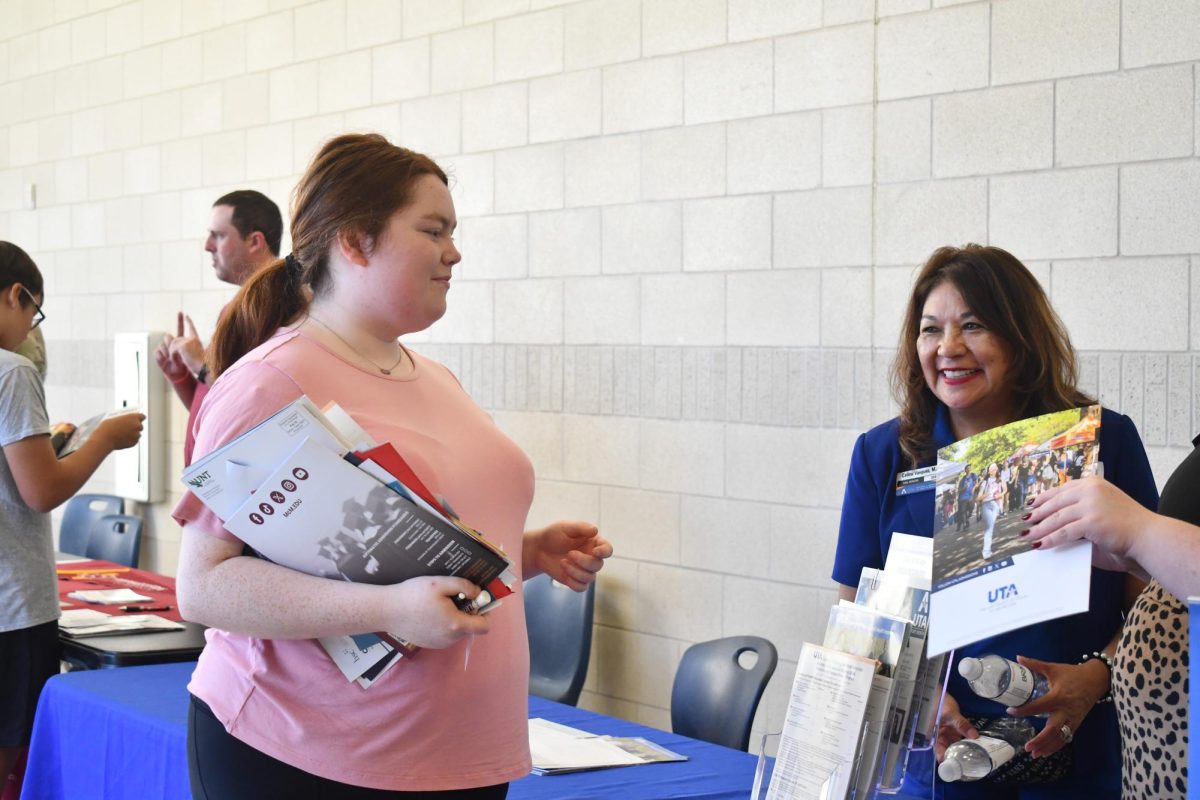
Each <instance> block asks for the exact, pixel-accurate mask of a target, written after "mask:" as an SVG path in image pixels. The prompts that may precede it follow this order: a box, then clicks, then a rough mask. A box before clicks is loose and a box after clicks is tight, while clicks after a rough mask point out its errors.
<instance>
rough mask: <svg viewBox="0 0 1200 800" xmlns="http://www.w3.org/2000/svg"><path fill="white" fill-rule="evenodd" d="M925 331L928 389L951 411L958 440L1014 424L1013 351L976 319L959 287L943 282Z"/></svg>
mask: <svg viewBox="0 0 1200 800" xmlns="http://www.w3.org/2000/svg"><path fill="white" fill-rule="evenodd" d="M920 331H921V332H920V334H919V335H918V337H917V355H918V357H919V358H920V361H921V372H922V374H923V375H924V376H925V384H926V385H927V386H928V387H929V390H930V391H931V392H933V394H934V396H935V397H937V399H938V400H941V401H942V403H944V404H945V405H946V407H947V408H949V409H950V419H951V422H952V424H953V426H954V432H955V434H956V435H958V436H960V437H963V436H970V435H973V434H975V433H979V432H980V431H984V430H987V429H988V428H993V427H996V426H997V425H1003V424H1005V423H1007V422H1012V414H1013V407H1014V403H1013V391H1012V388H1011V387H1010V386H1009V385H1008V383H1007V382H1006V381H1007V380H1008V379H1009V377H1010V375H1009V361H1010V359H1009V351H1008V345H1007V344H1005V342H1004V341H1003V340H1001V339H1000V338H999V337H998V336H996V335H995V334H994V333H992V332H991V331H989V330H988V329H987V328H986V327H985V326H984V325H983V323H982V322H980V321H979V320H978V319H977V318H976V316H975V313H974V312H973V311H972V310H971V309H970V308H969V307H968V306H967V303H966V301H965V300H963V297H962V295H961V294H960V293H959V291H958V289H957V288H955V286H954V284H952V283H950V282H949V281H943V282H942V283H939V284H938V285H937V286H935V287H934V288H933V291H931V292H930V293H929V297H927V298H926V299H925V305H924V307H923V308H922V310H921V329H920Z"/></svg>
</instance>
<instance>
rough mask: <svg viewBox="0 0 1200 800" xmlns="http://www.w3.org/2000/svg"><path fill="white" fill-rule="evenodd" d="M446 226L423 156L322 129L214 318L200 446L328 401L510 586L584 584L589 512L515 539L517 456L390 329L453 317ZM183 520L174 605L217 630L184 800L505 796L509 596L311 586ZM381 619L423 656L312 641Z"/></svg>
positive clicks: (197, 682)
mask: <svg viewBox="0 0 1200 800" xmlns="http://www.w3.org/2000/svg"><path fill="white" fill-rule="evenodd" d="M455 226H456V218H455V212H454V204H453V202H452V200H451V197H450V192H449V190H448V188H447V184H446V175H445V173H444V172H443V171H442V170H441V169H440V168H439V167H438V166H437V164H435V163H434V162H433V161H431V160H430V159H429V158H427V157H425V156H423V155H420V154H418V153H414V152H412V151H409V150H405V149H403V148H400V147H396V146H394V145H391V144H389V143H388V142H387V141H386V140H385V139H383V138H382V137H380V136H377V135H345V136H339V137H337V138H335V139H332V140H331V141H329V142H328V143H327V144H326V145H325V146H324V147H323V148H322V149H321V150H320V152H319V153H318V154H317V155H316V157H315V159H314V160H313V162H312V164H311V165H310V166H309V169H308V171H307V173H306V174H305V175H304V177H303V178H302V179H301V181H300V183H299V185H298V186H297V187H296V190H295V194H294V197H293V210H292V224H291V231H292V241H293V255H292V256H289V257H288V258H287V259H284V260H281V261H279V262H277V263H275V264H274V265H272V266H269V267H267V268H265V269H264V270H262V271H260V272H259V273H257V274H256V275H255V277H253V278H252V279H251V280H250V281H249V282H248V283H247V284H246V285H245V286H243V287H242V289H241V291H240V292H239V293H238V295H237V297H236V298H235V299H234V301H233V302H232V303H231V305H230V307H229V309H228V310H227V311H226V313H225V314H223V316H222V319H221V321H220V323H219V325H218V328H217V332H216V334H215V336H214V337H213V342H212V345H211V347H210V351H209V353H208V362H209V373H210V375H212V376H214V377H216V378H217V380H216V382H215V383H214V385H213V387H212V390H211V392H210V393H209V395H208V397H207V398H206V400H205V404H204V407H203V408H202V410H201V413H200V418H199V419H198V420H197V445H196V456H197V458H199V457H201V456H203V455H204V454H205V453H207V452H209V451H211V450H213V449H215V448H217V447H220V446H221V445H222V444H224V443H225V442H227V441H229V440H231V439H232V438H234V437H236V436H238V435H239V434H241V433H243V432H244V431H246V430H248V429H249V428H251V427H253V426H254V425H256V424H257V423H258V422H260V421H262V420H263V419H265V418H266V417H268V416H270V415H271V414H273V413H274V412H275V411H277V410H278V409H279V408H281V407H282V406H283V405H285V404H286V403H288V402H290V401H292V400H294V399H296V398H297V397H299V396H300V395H302V394H306V395H308V397H309V398H310V399H312V400H313V402H315V403H316V405H317V406H318V407H320V406H323V405H325V404H326V403H328V402H329V401H331V400H332V401H336V402H337V403H338V404H339V405H340V406H341V407H342V408H343V409H345V410H346V411H347V412H348V413H349V414H350V415H351V416H352V417H354V419H355V420H356V421H357V422H358V423H359V424H360V425H361V426H362V427H363V428H364V429H365V430H366V431H367V433H368V434H370V435H371V436H372V437H373V438H374V439H376V440H377V441H380V442H385V441H386V442H391V443H392V444H393V445H394V446H395V447H396V449H397V450H399V451H400V454H401V455H402V456H403V457H404V458H405V459H406V460H407V461H408V462H409V464H410V465H412V467H413V469H414V470H415V471H416V473H417V474H418V475H419V477H420V478H421V479H422V481H423V482H424V483H425V484H426V485H427V486H428V487H429V488H430V489H431V490H432V491H433V492H435V493H437V494H439V495H441V496H443V497H445V498H446V500H447V501H448V502H449V504H450V505H451V506H453V507H454V509H455V511H456V512H457V513H458V514H459V516H460V517H461V518H462V519H463V521H464V522H466V523H467V524H468V525H470V526H472V527H474V528H476V529H477V530H480V531H483V532H484V533H485V534H486V535H487V536H488V538H489V539H491V540H492V541H493V542H495V543H497V544H499V545H501V546H502V547H503V548H504V549H505V550H506V552H508V553H510V554H511V556H512V558H513V561H514V563H515V565H516V568H517V569H518V570H519V571H520V572H521V576H520V577H522V578H529V577H532V576H533V575H536V574H538V573H542V572H545V573H548V574H550V575H551V576H553V577H554V578H555V579H557V580H559V581H561V582H563V583H565V584H567V585H568V586H570V587H571V588H573V589H575V590H577V591H582V590H583V589H585V588H586V587H587V585H588V584H589V583H591V582H592V581H593V580H594V579H595V576H596V573H597V572H598V571H599V570H600V568H601V567H602V566H603V563H604V559H606V558H607V557H608V556H609V555H611V554H612V546H611V545H610V544H609V542H608V541H607V540H605V539H604V538H603V537H601V536H600V535H599V534H598V532H597V530H596V528H595V526H593V525H591V524H588V523H584V522H558V523H554V524H552V525H550V526H548V527H546V528H542V529H538V530H531V531H526V530H524V524H525V517H526V514H527V512H528V510H529V505H530V502H531V500H532V497H533V470H532V467H531V465H530V462H529V460H528V459H527V458H526V457H525V455H524V453H522V452H521V450H520V448H519V447H517V445H516V444H515V443H513V442H512V441H511V440H510V439H508V438H507V437H506V436H505V435H504V434H503V433H502V432H501V431H500V430H499V429H498V428H497V427H496V426H495V425H494V424H493V422H492V420H491V418H490V417H489V415H488V414H487V413H486V412H484V411H483V410H482V409H481V408H479V406H477V405H476V404H475V403H474V402H472V400H471V399H470V398H469V397H468V396H467V395H466V393H465V392H464V391H463V390H462V387H461V386H460V385H459V383H458V381H457V380H456V379H455V377H454V376H453V375H452V374H451V373H450V372H449V371H448V370H447V369H446V368H445V367H443V366H442V365H440V364H438V363H436V362H434V361H431V360H429V359H426V358H424V357H422V356H420V355H418V354H416V353H414V352H413V351H411V350H409V349H407V348H405V347H404V346H403V345H402V344H401V343H400V341H399V337H401V336H403V335H405V334H410V333H414V332H416V331H420V330H423V329H425V328H427V327H428V326H429V325H431V324H433V323H434V322H435V321H436V320H437V319H439V318H440V317H441V316H442V315H443V314H444V313H445V311H446V295H447V293H448V291H449V288H450V278H451V275H452V272H453V268H454V266H455V265H456V264H457V263H458V262H459V260H460V258H461V255H460V254H459V252H458V249H457V248H456V247H455V244H454V241H453V238H452V235H453V233H454V229H455ZM238 353H246V355H245V356H244V357H241V358H236V355H235V354H238ZM174 516H175V518H176V519H177V520H178V521H179V522H180V523H181V524H182V525H183V526H184V531H183V544H182V549H181V554H180V565H179V581H178V593H179V603H180V607H181V609H182V610H183V612H184V614H185V616H186V617H187V618H189V619H193V620H196V621H198V622H203V623H205V624H207V625H209V626H210V631H209V634H208V636H209V638H208V645H207V647H206V648H205V650H204V653H203V655H202V656H201V658H200V661H199V664H198V665H197V668H196V672H195V674H194V675H193V678H192V682H191V684H190V685H189V689H190V691H191V692H192V695H193V704H192V711H191V714H190V719H189V723H190V724H189V737H188V747H189V763H190V766H191V772H192V793H193V795H194V796H195V797H197V798H208V797H211V798H222V800H227V799H228V798H241V797H245V798H260V797H266V796H271V797H276V796H278V797H321V798H341V797H354V798H375V797H403V798H425V797H429V798H446V799H449V798H464V799H465V798H481V799H482V798H489V799H490V798H503V797H504V796H505V794H506V792H507V785H508V782H509V781H511V780H513V779H516V778H519V777H521V776H523V775H525V774H526V773H527V772H528V771H529V768H530V761H529V751H528V738H527V733H526V716H527V681H528V651H527V645H526V635H525V619H524V610H523V607H522V603H521V600H520V598H519V597H514V598H512V599H511V600H509V601H508V602H506V603H504V604H503V605H502V606H501V607H500V608H498V609H496V611H494V612H493V613H491V614H489V615H487V616H476V615H471V614H466V613H463V612H462V611H460V610H459V609H458V608H457V607H456V606H455V604H454V602H453V598H454V597H455V596H456V595H458V594H459V593H463V594H465V595H467V596H468V597H474V596H475V595H476V593H477V592H478V587H476V586H475V585H474V584H472V583H470V582H468V581H466V580H463V579H459V578H433V577H426V578H416V579H412V580H408V581H404V582H402V583H399V584H395V585H391V586H374V585H366V584H357V583H346V582H342V581H336V580H329V579H324V578H317V577H313V576H309V575H305V574H302V573H299V572H295V571H292V570H289V569H285V568H282V567H279V566H277V565H274V564H271V563H269V562H267V561H264V560H262V559H259V558H254V557H252V556H251V555H248V554H247V552H246V549H245V547H244V545H243V544H242V542H241V541H239V540H238V539H237V538H236V537H235V536H233V535H232V534H230V533H229V532H228V531H226V530H225V529H224V527H223V526H222V523H221V520H220V519H217V518H216V517H215V516H214V515H213V514H212V513H211V512H209V511H208V510H207V509H206V508H205V507H204V506H203V505H201V504H200V502H199V501H197V500H196V499H195V498H193V497H191V496H188V497H185V498H184V499H183V500H182V501H181V502H180V503H179V505H178V506H177V507H176V509H175V511H174ZM384 630H386V631H390V632H393V633H395V634H397V635H399V636H402V637H403V638H405V639H407V640H409V641H411V642H412V643H414V644H416V645H418V646H420V647H421V648H422V649H421V650H420V651H419V652H417V653H416V654H415V655H413V656H412V657H407V656H406V657H405V658H404V659H403V660H402V661H401V662H400V663H398V664H397V665H396V666H394V667H393V668H392V669H391V670H390V671H389V672H387V673H386V674H384V675H383V676H382V677H381V678H380V679H379V680H378V681H376V683H375V684H374V685H372V686H371V688H370V689H367V690H364V689H362V688H360V687H359V686H358V685H357V684H356V683H352V682H347V681H346V679H345V678H344V677H343V676H342V675H341V673H340V672H339V671H338V669H337V667H336V666H335V665H334V664H333V662H332V661H331V660H330V658H329V657H328V656H327V655H326V654H325V652H324V651H323V650H322V649H321V647H320V646H319V644H318V643H317V642H316V641H315V640H316V638H317V637H322V636H329V635H341V634H357V633H364V632H369V631H384ZM468 655H469V658H468Z"/></svg>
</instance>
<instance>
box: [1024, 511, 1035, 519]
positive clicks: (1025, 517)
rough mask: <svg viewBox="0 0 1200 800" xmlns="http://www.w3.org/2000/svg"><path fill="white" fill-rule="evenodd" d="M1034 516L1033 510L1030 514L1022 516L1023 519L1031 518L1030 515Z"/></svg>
mask: <svg viewBox="0 0 1200 800" xmlns="http://www.w3.org/2000/svg"><path fill="white" fill-rule="evenodd" d="M1032 516H1033V512H1032V511H1030V512H1029V513H1028V514H1026V515H1025V516H1023V517H1021V519H1029V518H1030V517H1032Z"/></svg>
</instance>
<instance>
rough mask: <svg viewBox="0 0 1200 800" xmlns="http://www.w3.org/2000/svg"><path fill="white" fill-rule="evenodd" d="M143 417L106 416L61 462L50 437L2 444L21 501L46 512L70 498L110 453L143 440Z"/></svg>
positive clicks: (37, 437)
mask: <svg viewBox="0 0 1200 800" xmlns="http://www.w3.org/2000/svg"><path fill="white" fill-rule="evenodd" d="M144 419H146V415H145V414H141V413H138V412H136V411H130V412H129V413H127V414H117V415H115V416H111V417H108V418H107V419H105V420H104V421H102V422H101V423H100V424H99V425H97V426H96V430H94V431H92V435H91V436H89V437H87V439H85V440H84V442H83V444H82V445H80V446H79V449H78V450H76V451H75V452H73V453H71V454H70V455H69V456H67V457H66V458H62V459H60V458H59V457H58V456H57V455H56V454H55V452H54V446H53V445H52V444H50V437H49V436H30V437H28V438H26V439H21V440H20V441H16V442H13V443H12V444H9V445H5V447H4V458H5V460H6V461H8V465H9V469H10V470H12V474H13V480H14V481H15V482H16V484H17V491H18V492H20V493H21V499H22V500H24V501H25V504H26V505H27V506H29V507H30V508H32V509H33V510H34V511H40V512H43V513H45V512H48V511H50V510H52V509H54V508H57V507H58V506H59V505H61V504H62V503H64V502H66V501H67V500H68V499H70V498H71V497H73V496H74V495H75V493H76V492H78V491H79V490H80V488H82V487H83V484H85V483H87V479H88V478H90V477H91V476H92V473H93V472H95V471H96V468H97V467H99V466H100V462H101V461H103V460H104V459H105V458H106V457H107V456H108V454H109V453H111V452H112V451H114V450H124V449H125V448H127V447H133V446H134V445H135V444H137V443H138V439H140V438H141V437H142V421H143V420H144Z"/></svg>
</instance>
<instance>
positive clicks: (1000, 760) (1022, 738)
mask: <svg viewBox="0 0 1200 800" xmlns="http://www.w3.org/2000/svg"><path fill="white" fill-rule="evenodd" d="M1036 734H1037V731H1035V730H1034V728H1033V726H1032V725H1030V724H1029V723H1028V722H1027V721H1026V720H1023V719H1005V718H1002V719H996V720H992V721H991V722H990V723H989V724H988V725H987V726H985V727H983V728H981V729H980V731H979V738H978V739H960V740H959V741H957V742H955V743H954V744H952V745H950V746H949V747H947V748H946V757H945V758H944V759H943V760H942V763H941V764H938V770H937V772H938V777H939V778H941V779H942V780H944V781H946V782H947V783H954V782H955V781H963V782H964V783H966V782H968V781H977V780H981V779H983V778H986V777H987V776H988V775H991V774H992V773H993V772H995V771H996V770H997V769H999V768H1000V767H1002V766H1004V765H1005V764H1007V763H1008V762H1009V761H1011V760H1012V758H1013V756H1015V755H1016V754H1017V753H1018V752H1020V751H1022V750H1024V748H1025V743H1026V742H1028V741H1029V740H1030V739H1032V738H1033V737H1034V736H1035V735H1036Z"/></svg>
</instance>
